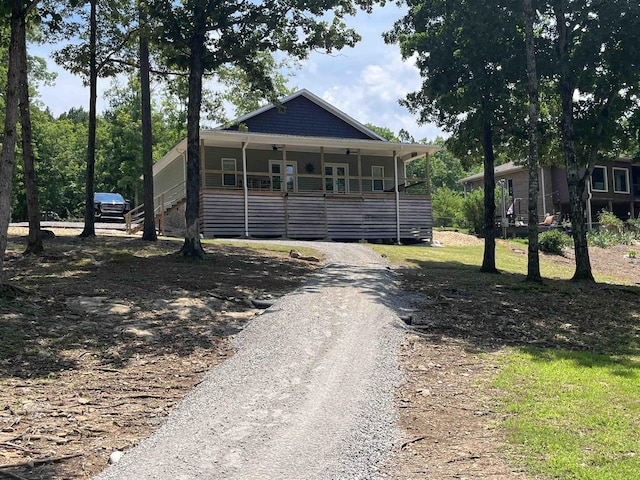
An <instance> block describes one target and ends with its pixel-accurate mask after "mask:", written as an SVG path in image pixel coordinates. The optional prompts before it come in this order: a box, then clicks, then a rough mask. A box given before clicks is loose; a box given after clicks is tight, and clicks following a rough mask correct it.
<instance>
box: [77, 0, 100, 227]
mask: <svg viewBox="0 0 640 480" xmlns="http://www.w3.org/2000/svg"><path fill="white" fill-rule="evenodd" d="M96 4H97V0H91V14H90V15H91V17H90V20H89V28H90V30H89V132H88V134H89V138H88V141H87V171H86V175H87V177H86V192H85V204H84V230H82V233H81V234H80V236H81V237H83V238H86V237H95V236H96V213H95V209H94V203H93V194H94V193H95V169H96V126H97V111H96V110H97V109H96V102H97V98H98V65H97V57H96V43H97V29H98V23H97V20H96Z"/></svg>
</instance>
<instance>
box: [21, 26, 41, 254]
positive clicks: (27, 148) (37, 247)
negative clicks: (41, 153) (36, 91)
mask: <svg viewBox="0 0 640 480" xmlns="http://www.w3.org/2000/svg"><path fill="white" fill-rule="evenodd" d="M22 33H23V34H24V36H23V37H22V38H20V42H21V45H20V48H19V52H20V55H21V57H20V71H19V75H20V80H19V82H18V84H19V87H18V90H19V92H18V95H19V97H20V125H21V127H22V161H23V164H24V185H25V190H26V194H27V218H28V220H29V235H28V236H27V248H26V250H25V252H24V253H25V254H30V253H34V254H38V253H41V252H42V249H43V246H42V232H41V231H40V205H39V203H38V190H37V186H36V166H35V155H34V151H33V136H32V132H31V101H30V100H29V77H28V75H27V36H26V19H25V28H24V29H23V30H22Z"/></svg>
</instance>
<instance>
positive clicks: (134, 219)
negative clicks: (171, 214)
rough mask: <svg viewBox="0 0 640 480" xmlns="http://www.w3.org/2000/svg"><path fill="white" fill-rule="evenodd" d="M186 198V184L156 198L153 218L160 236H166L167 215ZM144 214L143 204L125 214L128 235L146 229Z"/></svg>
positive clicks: (181, 184)
mask: <svg viewBox="0 0 640 480" xmlns="http://www.w3.org/2000/svg"><path fill="white" fill-rule="evenodd" d="M186 196H187V191H186V184H185V183H184V182H183V183H180V184H178V185H175V186H173V187H171V188H170V189H169V190H167V191H165V192H162V193H161V194H160V195H157V196H156V197H154V199H153V204H154V209H153V218H154V219H155V223H157V224H158V233H159V234H160V235H164V234H165V227H166V225H165V223H166V222H165V217H166V213H167V212H168V211H169V210H171V209H172V208H173V207H175V206H176V205H178V204H179V203H180V202H181V201H183V200H184V199H185V198H186ZM144 212H145V205H144V204H141V205H138V206H137V207H136V208H134V209H132V210H130V211H129V212H127V213H126V214H125V217H124V219H125V224H126V228H127V233H129V234H132V233H136V232H139V231H141V230H142V229H143V228H144Z"/></svg>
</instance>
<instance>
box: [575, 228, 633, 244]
mask: <svg viewBox="0 0 640 480" xmlns="http://www.w3.org/2000/svg"><path fill="white" fill-rule="evenodd" d="M587 241H588V242H589V245H591V246H594V247H602V248H606V247H610V246H612V245H630V244H632V243H633V241H634V235H633V234H632V233H631V232H612V231H610V230H605V229H601V230H595V231H591V232H589V233H587Z"/></svg>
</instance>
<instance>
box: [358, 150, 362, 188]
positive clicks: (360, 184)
mask: <svg viewBox="0 0 640 480" xmlns="http://www.w3.org/2000/svg"><path fill="white" fill-rule="evenodd" d="M358 188H360V195H362V155H361V154H360V150H358Z"/></svg>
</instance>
